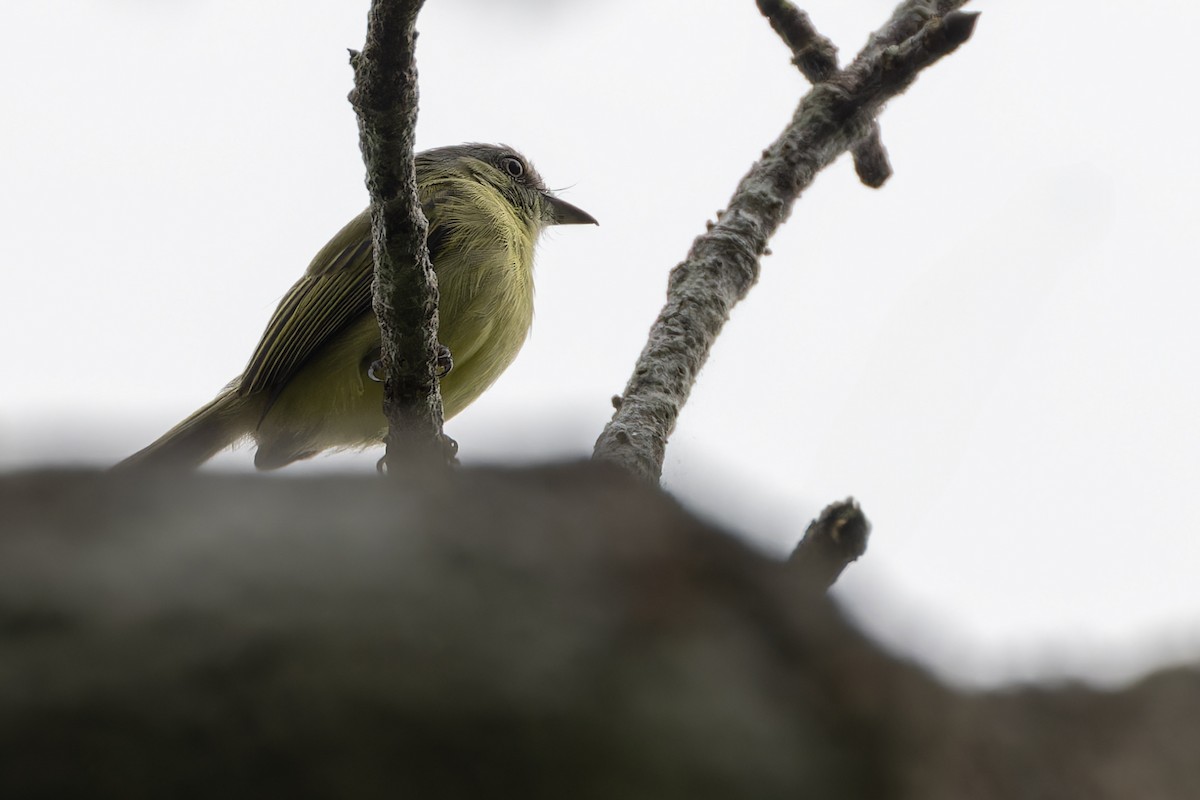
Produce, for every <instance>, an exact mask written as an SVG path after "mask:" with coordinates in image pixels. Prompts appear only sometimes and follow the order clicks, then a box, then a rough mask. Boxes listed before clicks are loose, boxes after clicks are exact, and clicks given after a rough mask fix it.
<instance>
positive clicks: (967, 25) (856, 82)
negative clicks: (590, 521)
mask: <svg viewBox="0 0 1200 800" xmlns="http://www.w3.org/2000/svg"><path fill="white" fill-rule="evenodd" d="M904 19H907V17H904ZM894 24H895V18H894V19H893V22H890V23H889V25H888V26H887V27H885V28H884V29H883V30H882V31H881V32H880V33H878V34H876V36H875V37H873V39H872V43H871V44H869V45H868V46H867V48H866V49H865V50H864V51H863V53H862V54H860V55H859V57H858V58H856V59H855V60H854V63H852V64H851V65H850V66H849V67H848V68H847V69H845V70H844V71H842V72H840V73H838V74H836V75H835V76H833V77H832V78H830V79H829V80H826V81H824V82H822V83H820V84H818V85H817V86H814V87H813V89H812V90H811V91H809V93H808V94H807V95H806V96H805V97H804V99H803V100H801V102H800V105H799V107H798V108H797V109H796V113H795V115H794V116H793V117H792V121H791V123H789V125H788V126H787V128H786V129H785V130H784V132H783V134H782V135H781V136H780V137H779V138H778V139H777V140H776V141H775V143H774V144H772V145H771V146H770V147H769V148H768V149H767V150H764V151H763V157H762V159H761V160H760V161H758V162H757V163H756V164H755V165H754V166H753V167H751V169H750V172H749V173H748V174H747V175H746V176H745V177H744V178H742V181H741V183H740V184H739V185H738V188H737V190H736V191H735V192H734V195H733V197H732V198H731V200H730V203H729V208H728V210H727V211H725V212H724V213H723V214H720V215H719V219H718V221H717V222H716V223H715V224H713V225H712V226H711V228H710V230H709V231H708V232H707V233H705V234H702V235H701V236H699V237H697V239H696V240H695V242H693V244H692V248H691V250H690V252H689V253H688V256H687V258H686V259H685V260H684V261H683V262H682V263H680V264H679V265H678V266H676V267H675V269H674V270H672V272H671V277H670V281H669V283H668V289H667V303H666V305H665V306H664V308H663V310H662V312H661V313H660V314H659V317H658V319H657V320H656V321H655V323H654V325H653V327H652V328H651V331H650V336H649V340H648V341H647V343H646V347H645V349H644V350H643V351H642V354H641V356H640V357H639V358H638V362H637V365H636V366H635V368H634V372H633V376H632V377H631V378H630V380H629V383H628V384H627V385H626V387H625V392H624V394H623V395H622V398H621V403H620V407H619V408H618V409H617V411H616V413H615V414H614V415H613V419H612V420H611V421H610V422H609V423H608V425H607V426H605V428H604V431H603V432H602V433H601V434H600V437H599V439H598V440H597V442H596V447H595V450H594V457H595V458H597V459H600V460H604V461H611V462H613V463H616V464H618V465H619V466H621V467H623V468H624V469H626V470H628V471H629V472H631V473H633V474H635V475H638V476H640V477H642V478H644V479H646V480H651V481H657V480H658V478H659V476H660V475H661V474H662V463H663V456H664V454H665V451H666V445H667V437H668V436H669V435H670V434H671V431H672V430H674V428H675V422H676V420H677V419H678V417H679V412H680V409H682V408H683V404H684V403H685V402H686V401H687V398H688V395H689V393H690V392H691V388H692V385H693V383H694V382H695V379H696V375H697V373H698V372H699V371H700V368H701V367H702V366H703V365H704V362H705V360H707V358H708V353H709V351H710V350H711V348H712V344H713V341H714V340H715V339H716V337H717V334H718V333H720V331H721V328H722V327H723V326H724V324H725V320H726V319H728V317H729V312H730V309H732V308H733V306H734V305H735V304H736V303H737V302H738V301H739V300H741V299H742V298H743V297H744V296H745V295H746V293H747V292H748V291H749V290H750V287H751V286H753V285H754V283H755V281H756V280H757V279H758V273H759V269H760V266H759V259H760V257H761V256H762V254H763V252H764V251H765V250H766V248H767V243H768V241H769V240H770V238H771V236H772V235H773V234H774V233H775V231H776V230H777V229H778V228H779V226H780V225H781V224H783V222H784V221H785V220H786V219H787V217H788V215H789V214H790V213H791V208H792V205H793V203H795V201H796V198H797V197H799V196H800V193H801V192H802V191H804V189H805V188H807V187H808V185H809V184H810V183H812V181H813V178H814V177H815V176H816V174H817V172H819V171H820V170H821V169H823V168H824V167H825V166H827V165H828V164H830V163H831V162H832V161H833V160H834V159H835V158H837V156H838V155H839V154H840V153H842V152H843V151H845V150H846V149H848V148H850V147H852V146H853V145H854V144H855V143H857V142H859V141H861V140H862V139H863V138H864V137H865V136H867V135H868V134H869V132H870V129H871V124H872V121H873V120H874V117H875V114H877V113H878V112H879V110H880V108H881V107H882V105H883V104H884V103H885V102H886V101H887V100H889V99H891V98H892V97H895V96H896V95H898V94H900V93H901V92H903V91H904V90H905V89H906V88H908V86H909V85H910V84H911V83H912V82H913V81H914V80H915V79H916V76H917V73H919V72H920V70H922V69H923V68H925V67H927V66H929V65H930V64H932V63H933V62H935V61H937V60H938V59H939V58H941V57H942V56H944V55H947V54H948V53H950V52H952V51H953V50H954V49H956V48H957V47H958V46H959V45H960V44H962V43H963V42H964V41H966V40H967V39H968V38H969V37H970V34H971V30H972V28H973V26H974V16H973V15H966V14H961V13H956V14H952V15H950V16H947V17H945V18H938V17H932V18H930V19H929V20H928V22H927V23H926V24H925V26H924V27H922V28H920V29H919V30H918V32H917V33H916V35H914V36H911V37H910V38H908V39H906V40H904V41H903V42H901V43H899V44H897V45H896V46H894V47H887V48H883V47H879V46H878V43H879V42H880V41H883V40H884V39H885V37H886V36H888V35H890V32H891V30H892V27H893V26H894Z"/></svg>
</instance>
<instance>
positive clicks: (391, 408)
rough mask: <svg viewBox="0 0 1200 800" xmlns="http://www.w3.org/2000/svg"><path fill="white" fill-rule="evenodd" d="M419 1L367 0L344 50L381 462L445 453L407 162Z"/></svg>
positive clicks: (425, 260)
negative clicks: (361, 181) (363, 177)
mask: <svg viewBox="0 0 1200 800" xmlns="http://www.w3.org/2000/svg"><path fill="white" fill-rule="evenodd" d="M422 3H423V0H374V2H372V3H371V10H370V12H369V14H368V23H367V39H366V44H365V46H364V47H363V50H362V52H361V53H358V52H354V51H351V53H350V64H351V66H353V68H354V90H353V91H351V92H350V103H351V105H352V106H353V107H354V111H355V113H356V114H357V115H358V131H359V145H360V147H361V148H362V154H363V162H364V164H365V165H366V168H367V189H368V191H369V192H370V195H371V230H372V236H373V238H374V251H375V283H374V302H375V314H376V316H377V317H378V318H379V327H380V330H381V332H382V334H383V352H382V355H381V357H380V362H381V364H382V367H383V374H384V376H385V378H384V414H385V415H386V417H387V419H388V425H389V432H388V439H387V455H386V456H385V459H386V461H387V463H388V464H389V465H392V466H395V465H396V464H397V463H398V459H400V458H404V459H406V460H408V459H414V458H415V459H419V460H421V461H427V460H430V459H440V460H443V461H444V460H445V456H444V450H443V446H442V442H443V437H442V398H441V393H440V392H439V391H438V379H437V330H438V316H437V315H438V289H437V277H436V276H435V275H434V272H433V266H432V264H431V263H430V260H429V248H428V247H427V246H426V243H425V236H426V226H427V223H426V220H425V215H424V214H423V213H422V211H421V206H420V202H419V201H418V198H417V184H416V173H415V170H414V168H413V141H414V128H415V126H416V121H417V68H416V62H415V60H414V58H413V51H414V46H415V42H416V31H415V25H416V19H417V13H418V12H419V11H420V10H421V5H422Z"/></svg>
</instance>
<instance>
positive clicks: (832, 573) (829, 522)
mask: <svg viewBox="0 0 1200 800" xmlns="http://www.w3.org/2000/svg"><path fill="white" fill-rule="evenodd" d="M870 533H871V523H870V522H868V521H867V518H866V517H865V516H864V515H863V513H862V509H861V508H859V507H858V503H856V502H854V498H852V497H847V498H846V499H845V500H843V501H840V502H837V503H831V504H830V505H828V506H826V508H825V510H824V511H822V512H821V516H819V517H817V518H816V519H815V520H813V521H812V524H810V525H809V526H808V530H806V531H805V532H804V538H803V539H801V540H800V544H798V545H796V549H795V550H793V551H792V555H791V557H790V558H789V559H788V566H789V567H791V568H792V569H793V570H794V571H795V572H796V574H797V576H798V577H799V583H800V585H802V586H804V587H805V588H806V589H810V590H812V591H814V592H824V591H826V590H827V589H829V587H830V586H832V585H833V583H834V581H836V580H837V579H838V576H839V575H841V574H842V570H844V569H845V568H846V567H847V566H849V565H850V563H851V562H852V561H856V560H858V558H859V557H860V556H861V555H862V554H863V553H865V552H866V551H867V536H868V535H869V534H870Z"/></svg>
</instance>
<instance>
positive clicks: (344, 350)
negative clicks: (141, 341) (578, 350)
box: [121, 145, 595, 469]
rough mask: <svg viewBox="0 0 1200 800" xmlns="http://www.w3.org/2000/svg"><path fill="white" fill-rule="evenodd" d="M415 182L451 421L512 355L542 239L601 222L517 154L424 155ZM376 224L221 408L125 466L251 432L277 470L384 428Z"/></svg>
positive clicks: (332, 261)
mask: <svg viewBox="0 0 1200 800" xmlns="http://www.w3.org/2000/svg"><path fill="white" fill-rule="evenodd" d="M416 170H417V186H418V191H419V194H420V199H421V202H422V205H423V208H424V210H425V215H426V217H427V218H428V220H429V245H430V254H431V257H432V261H433V266H434V271H435V272H436V273H437V276H438V287H439V292H440V296H441V297H440V303H439V316H440V320H441V323H440V325H441V327H440V330H439V332H438V333H439V339H440V341H441V343H442V344H443V345H445V346H446V347H447V348H449V350H450V353H451V356H452V358H453V363H454V366H453V369H451V371H450V372H449V373H448V374H447V375H446V376H445V377H444V378H442V380H441V392H442V402H443V406H444V410H445V416H446V418H447V419H449V418H450V417H453V416H454V415H455V414H457V413H458V412H459V411H461V410H462V409H464V408H466V407H467V406H468V405H469V404H470V403H471V402H472V401H474V400H475V399H476V398H477V397H478V396H479V395H480V394H481V393H482V392H483V391H484V390H485V389H487V388H488V387H489V386H490V385H491V384H492V383H493V382H494V381H495V380H496V378H498V377H499V376H500V374H501V373H502V372H503V371H504V370H505V369H506V368H507V367H508V365H509V364H511V363H512V361H513V359H514V358H516V355H517V352H518V351H519V350H520V349H521V346H522V344H524V342H525V338H526V336H527V334H528V331H529V326H530V324H531V323H532V321H533V256H534V248H535V245H536V243H537V238H538V236H539V234H540V233H541V232H542V230H543V229H544V228H545V227H547V226H549V225H554V224H563V223H584V222H591V223H594V222H595V220H594V219H592V218H591V217H590V216H588V215H587V214H586V213H585V212H583V211H581V210H579V209H577V208H575V207H574V206H572V205H570V204H569V203H565V202H564V201H562V200H559V199H558V198H555V197H554V196H553V195H551V194H550V193H549V192H548V191H547V190H546V188H545V186H544V185H543V184H542V181H541V179H540V178H539V177H538V175H537V173H536V172H534V170H533V168H532V167H531V166H530V165H529V164H528V162H527V161H525V160H524V159H523V158H522V157H521V156H520V155H519V154H517V153H516V152H514V151H512V150H511V149H510V148H505V147H497V146H494V145H460V146H457V147H444V148H438V149H436V150H430V151H426V152H424V153H420V154H418V155H417V158H416ZM373 269H374V267H373V261H372V253H371V222H370V217H369V214H368V212H366V211H364V212H363V213H361V214H359V215H358V216H357V217H355V218H354V219H353V220H351V221H350V222H349V223H348V224H347V225H346V226H345V227H344V228H342V230H340V231H339V232H338V233H337V234H336V235H335V236H334V237H333V238H332V239H331V240H330V241H329V243H328V244H326V245H325V247H323V248H322V249H321V251H320V252H319V253H317V255H316V257H315V258H314V259H313V261H312V263H311V264H310V265H309V267H308V270H307V271H306V272H305V274H304V276H303V277H302V278H301V279H300V280H299V281H297V283H296V284H295V285H294V286H293V287H292V288H291V290H290V291H289V292H288V293H287V295H285V296H284V298H283V300H281V301H280V303H279V307H278V308H277V309H276V311H275V314H274V315H273V316H272V318H271V321H270V322H269V323H268V324H267V329H266V331H264V333H263V337H262V340H261V341H260V342H259V344H258V347H257V348H256V349H255V351H254V354H253V355H252V356H251V358H250V362H249V364H248V365H247V367H246V370H245V372H243V373H242V375H240V376H239V377H238V378H236V379H235V380H233V381H232V382H231V383H230V384H229V385H228V386H227V387H226V388H225V389H224V390H223V391H222V392H221V394H219V395H218V396H217V397H216V398H215V399H214V400H213V401H211V402H210V403H209V404H207V405H206V406H204V407H203V408H201V409H199V410H198V411H196V412H195V413H194V414H192V415H191V416H190V417H188V418H187V419H185V420H184V421H183V422H181V423H179V425H177V426H175V427H174V428H172V429H171V430H170V431H168V432H167V433H166V434H165V435H163V436H162V437H161V438H160V439H159V440H158V441H156V442H154V443H153V444H151V445H150V446H148V447H146V448H145V449H143V450H141V451H139V452H138V453H135V454H134V455H132V456H130V457H129V458H128V459H126V460H125V461H123V462H122V464H121V466H146V465H151V466H158V465H161V466H174V467H180V466H185V467H186V466H195V465H197V464H200V463H202V462H203V461H205V460H207V459H208V458H210V457H211V456H212V455H214V454H215V453H217V452H218V451H220V450H222V449H224V448H225V447H227V446H229V445H231V444H233V443H234V442H236V441H238V440H240V439H243V438H246V437H253V438H254V440H255V441H256V442H257V444H258V451H257V453H256V454H255V459H254V463H255V465H256V466H257V467H259V468H260V469H273V468H276V467H281V466H284V465H285V464H289V463H291V462H293V461H296V460H299V459H302V458H307V457H309V456H312V455H314V454H316V453H318V452H320V451H322V450H327V449H330V448H345V447H361V446H366V445H372V444H377V443H379V442H380V441H381V439H382V438H383V436H384V434H385V433H386V426H387V423H386V420H385V419H384V417H383V412H382V403H383V388H382V384H380V383H377V382H375V381H373V380H371V379H370V377H369V376H368V374H367V371H368V369H369V367H370V365H371V363H372V362H373V361H374V360H375V359H376V358H377V357H378V354H379V347H380V337H379V325H378V322H377V321H376V319H375V316H374V314H373V313H372V311H371V280H372V277H373Z"/></svg>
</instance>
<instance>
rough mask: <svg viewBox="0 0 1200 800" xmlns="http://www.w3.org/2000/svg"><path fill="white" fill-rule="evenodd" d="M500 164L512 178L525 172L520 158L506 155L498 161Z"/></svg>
mask: <svg viewBox="0 0 1200 800" xmlns="http://www.w3.org/2000/svg"><path fill="white" fill-rule="evenodd" d="M500 166H502V167H504V171H505V172H507V173H508V174H509V175H511V176H513V177H514V178H519V177H521V176H522V175H524V174H525V165H524V164H522V163H521V159H519V158H514V157H513V156H508V157H506V158H504V159H502V160H501V161H500Z"/></svg>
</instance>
